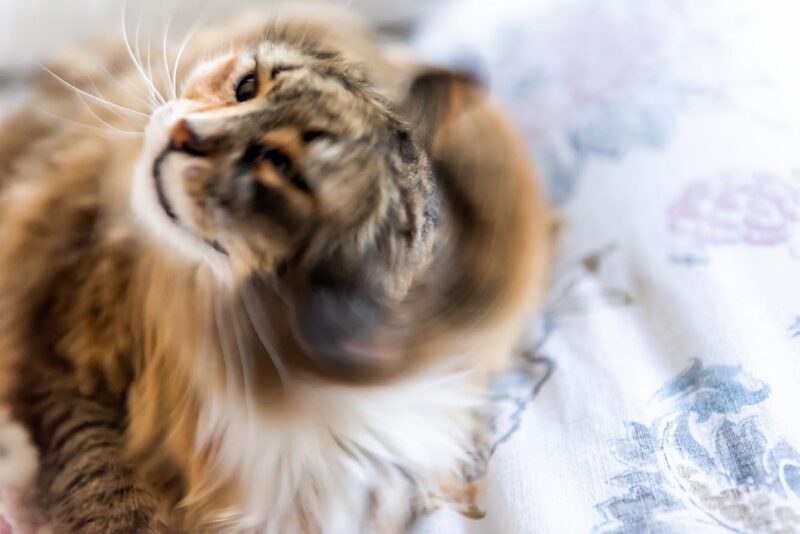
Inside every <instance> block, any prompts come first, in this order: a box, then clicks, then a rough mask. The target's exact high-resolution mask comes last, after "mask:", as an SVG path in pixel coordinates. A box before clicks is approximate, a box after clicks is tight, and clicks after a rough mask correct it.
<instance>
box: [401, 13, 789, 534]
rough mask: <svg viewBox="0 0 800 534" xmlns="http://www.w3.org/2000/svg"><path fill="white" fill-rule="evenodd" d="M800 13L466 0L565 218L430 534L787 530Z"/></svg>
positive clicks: (484, 64) (473, 63)
mask: <svg viewBox="0 0 800 534" xmlns="http://www.w3.org/2000/svg"><path fill="white" fill-rule="evenodd" d="M798 20H800V4H797V3H796V2H789V1H786V2H781V1H770V2H748V1H744V0H647V1H643V0H536V1H530V0H525V1H523V0H519V1H516V0H512V1H508V2H494V3H491V4H490V3H488V2H485V1H470V2H466V3H465V2H459V3H456V4H452V5H450V6H449V7H446V8H443V9H442V11H441V12H440V13H439V14H438V16H435V17H433V18H432V19H431V20H430V21H429V22H428V24H427V25H426V26H425V27H424V28H423V29H422V30H421V31H420V33H419V35H418V37H417V40H416V48H417V50H418V51H419V52H420V53H422V54H424V55H427V56H428V57H429V58H430V59H432V60H436V61H440V62H445V63H448V64H451V65H453V66H456V67H461V68H468V69H472V70H473V71H475V72H477V73H479V75H480V76H481V77H482V78H484V79H485V80H487V83H488V85H489V87H490V88H491V91H492V92H493V93H494V95H495V96H496V97H497V98H498V99H499V101H500V102H501V103H502V104H503V105H504V107H505V108H506V109H507V110H508V111H509V113H510V114H511V115H512V117H513V118H514V119H515V121H516V122H517V124H518V126H519V128H520V129H521V131H522V132H523V134H524V135H525V136H526V138H527V139H528V141H529V146H530V149H531V154H532V156H533V157H534V159H535V162H536V165H537V167H538V169H539V172H540V175H541V178H542V180H543V181H544V182H545V184H546V186H547V189H548V191H549V193H550V196H551V198H552V199H553V201H554V202H556V203H557V204H559V205H560V206H561V209H562V211H563V213H564V215H565V217H566V221H567V223H566V228H565V232H564V234H563V236H562V240H561V250H560V253H559V265H558V268H557V270H556V275H555V281H554V285H553V288H552V290H551V296H550V298H549V300H548V303H547V304H546V306H545V310H544V313H543V317H542V318H540V319H539V320H536V321H533V322H532V325H531V333H530V339H529V341H528V345H527V346H528V347H529V350H528V352H527V353H526V355H525V357H524V358H523V359H522V361H521V362H520V367H519V369H518V370H517V373H516V375H513V376H512V377H511V379H510V380H507V381H506V382H505V383H504V384H502V385H501V386H500V387H499V388H498V393H499V400H498V407H499V409H500V411H501V414H502V415H501V417H500V419H499V421H498V442H499V445H498V446H497V447H496V449H495V453H494V455H493V457H492V459H491V462H490V464H489V470H488V472H487V474H486V477H487V480H486V492H485V494H484V496H483V499H482V502H481V506H482V508H483V510H485V512H486V517H485V518H484V519H481V520H468V519H464V518H461V517H459V516H457V515H456V514H453V513H449V512H443V513H439V514H437V515H434V516H433V517H431V518H430V519H429V520H427V521H426V522H425V524H423V525H422V526H421V528H420V529H419V531H420V532H424V533H448V534H456V533H460V532H470V533H502V534H515V533H534V532H535V533H549V532H553V533H561V532H604V533H605V532H618V533H623V532H636V533H643V532H647V533H650V532H658V533H661V532H800V452H798V451H800V417H798V409H800V350H798V349H799V348H800V104H798V100H799V99H800V60H798V56H797V54H798V52H800V32H798V30H797V27H796V22H797V21H798Z"/></svg>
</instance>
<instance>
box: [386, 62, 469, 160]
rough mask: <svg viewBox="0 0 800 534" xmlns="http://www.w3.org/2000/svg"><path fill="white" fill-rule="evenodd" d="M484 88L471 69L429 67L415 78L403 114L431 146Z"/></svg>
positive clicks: (421, 138) (403, 106) (427, 144)
mask: <svg viewBox="0 0 800 534" xmlns="http://www.w3.org/2000/svg"><path fill="white" fill-rule="evenodd" d="M482 91H483V88H482V85H481V83H480V82H479V81H478V79H477V78H476V77H474V76H472V75H471V74H469V73H467V72H459V71H453V70H448V69H444V68H430V69H425V70H423V71H421V72H418V73H417V74H416V75H415V77H414V78H413V80H412V81H411V83H410V85H409V88H408V91H407V93H406V98H405V100H404V102H403V105H402V106H401V114H402V115H403V118H404V119H405V120H406V121H407V122H408V123H409V124H410V125H411V127H412V129H413V130H414V131H415V132H416V137H417V139H418V140H419V141H420V142H422V144H423V146H425V147H426V148H428V149H429V148H430V147H431V145H432V144H433V143H434V142H435V140H436V135H437V133H438V132H440V131H443V130H444V129H445V128H446V127H447V126H448V125H449V124H450V123H452V122H453V121H455V120H457V119H458V118H459V117H460V116H461V115H462V114H463V113H464V112H466V111H467V110H468V109H469V108H470V107H471V106H472V105H473V104H474V103H475V102H476V101H477V100H478V97H479V95H480V94H481V93H482Z"/></svg>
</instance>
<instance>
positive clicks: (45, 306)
mask: <svg viewBox="0 0 800 534" xmlns="http://www.w3.org/2000/svg"><path fill="white" fill-rule="evenodd" d="M221 45H226V46H227V51H224V52H221V53H219V54H218V55H216V56H215V57H213V58H212V59H208V60H206V59H202V57H203V56H204V55H205V54H207V53H208V52H209V51H216V50H219V48H220V46H221ZM125 54H126V52H125V50H124V48H120V47H119V46H116V45H111V44H108V43H105V42H104V43H102V44H96V45H95V46H93V47H89V48H82V49H80V52H74V51H69V52H67V53H65V55H64V59H60V60H56V61H55V62H54V63H53V65H52V67H51V72H52V74H53V75H54V76H53V77H51V78H45V79H43V80H41V82H40V89H39V91H38V92H37V93H36V95H35V96H34V101H35V102H36V103H37V104H38V105H39V107H45V108H46V109H47V110H48V111H47V113H37V112H36V111H35V110H33V109H30V110H25V111H22V112H21V113H19V114H18V115H17V116H16V117H14V118H13V119H11V120H10V121H8V122H7V123H6V124H5V125H4V126H3V129H2V131H1V132H0V188H2V192H0V317H1V319H0V398H2V400H4V401H5V402H7V403H8V404H9V406H11V408H12V409H13V413H14V416H15V417H16V419H17V420H19V421H20V422H21V423H22V424H23V425H24V426H25V427H26V428H27V429H28V430H29V431H30V433H31V437H32V440H33V443H34V444H35V445H36V447H37V449H38V451H39V455H40V462H41V463H40V468H39V473H38V475H37V480H36V488H37V497H38V499H39V501H40V503H41V505H42V507H43V509H44V510H45V511H46V512H47V514H48V516H49V518H50V521H51V522H52V524H53V530H54V531H55V532H119V533H123V532H124V533H129V532H220V531H224V532H268V533H272V532H280V533H293V532H298V533H306V534H312V533H323V532H324V533H334V534H336V533H352V532H381V533H392V532H398V533H399V532H404V531H406V530H407V529H408V528H410V526H411V525H412V524H413V523H414V521H415V519H416V518H417V517H418V516H419V515H421V514H424V513H427V512H430V511H431V510H433V509H435V508H436V507H438V506H441V505H451V506H455V507H456V508H459V507H460V509H461V510H462V511H463V512H465V513H473V512H475V508H474V503H472V502H471V498H472V497H474V492H475V488H474V487H473V481H470V480H465V477H464V471H465V469H466V466H468V465H469V462H470V456H471V455H472V454H474V453H475V452H474V451H475V450H476V446H477V447H478V448H479V444H480V442H481V440H483V439H485V438H486V437H487V433H488V432H490V430H491V429H490V428H489V423H488V406H487V393H488V382H489V379H490V377H491V375H492V373H493V372H495V371H498V370H501V369H504V368H505V367H506V366H507V365H508V364H509V358H510V356H511V354H512V353H513V348H514V344H515V342H516V340H517V335H518V333H519V331H520V330H521V328H522V327H523V325H524V324H525V321H526V318H527V317H528V314H529V313H530V311H531V309H532V308H533V306H534V305H535V303H536V302H537V300H538V296H539V294H540V292H541V290H542V286H543V283H544V280H545V277H546V272H547V266H548V263H549V260H550V257H551V254H552V249H553V239H552V217H551V211H550V209H549V208H548V207H547V205H546V203H545V201H544V199H543V197H542V195H541V193H540V192H539V189H538V186H537V183H536V180H535V178H534V174H533V172H532V170H531V167H530V164H529V162H528V159H527V156H526V153H525V149H524V147H523V145H522V143H521V140H520V139H519V138H518V135H517V134H516V132H515V130H514V129H513V127H511V126H510V125H509V124H508V123H507V121H506V119H505V118H504V117H503V115H502V114H501V113H500V112H499V111H498V110H497V109H496V108H495V106H494V105H493V103H492V102H491V100H490V99H489V98H488V97H487V96H486V94H485V93H484V91H483V90H482V88H481V87H480V86H479V84H478V83H477V82H476V81H474V80H473V79H471V78H470V77H469V76H465V75H462V74H458V73H454V72H450V71H448V70H445V69H440V68H437V67H433V66H428V65H424V64H422V63H420V62H417V61H415V60H414V59H413V58H412V57H409V56H408V55H404V54H397V53H395V52H391V51H390V49H389V48H388V47H386V46H384V45H383V44H382V43H381V41H380V40H379V39H378V38H377V37H375V36H374V35H373V34H372V33H371V30H369V29H368V28H367V27H366V26H365V25H364V24H363V23H362V22H360V21H358V20H356V19H354V18H351V17H350V16H348V15H345V14H342V13H338V12H337V13H328V12H326V13H325V14H321V13H320V12H318V11H315V12H314V13H313V14H312V13H308V12H297V13H294V14H282V15H280V16H276V15H274V14H271V15H268V16H261V15H251V14H248V15H247V16H245V17H243V18H238V19H232V21H231V22H228V23H224V24H220V25H217V26H212V27H210V28H208V29H206V30H203V31H202V32H201V33H200V34H198V35H197V36H196V37H195V38H193V39H192V42H191V44H190V45H189V46H188V47H187V48H186V53H185V56H184V64H185V65H187V67H186V68H183V69H179V68H177V67H176V69H175V70H174V71H173V72H172V73H170V70H169V69H166V68H165V69H158V68H156V69H147V70H148V71H149V72H147V76H144V77H143V78H147V79H150V80H152V81H147V82H143V81H141V79H138V80H137V75H138V74H145V72H144V71H145V69H144V68H143V66H142V65H133V64H132V63H130V62H129V60H128V58H127V56H126V55H125ZM132 55H133V54H132ZM148 56H149V53H148ZM87 57H89V59H87ZM165 63H166V52H165ZM176 65H177V60H176ZM164 67H166V65H164ZM96 68H101V69H102V70H100V71H95V70H93V69H96ZM108 71H114V75H113V76H112V75H110V74H109V73H108ZM161 71H163V74H161V73H160V72H161ZM177 78H185V81H183V83H182V89H181V91H180V93H179V94H176V95H175V96H174V97H173V98H169V99H167V98H162V97H161V95H160V94H159V92H161V91H164V92H167V93H168V94H169V90H168V88H169V87H170V86H172V85H174V82H175V81H176V79H177ZM63 80H69V81H70V82H71V83H72V85H73V86H74V88H77V91H78V92H79V93H80V94H78V95H76V94H75V92H76V91H75V90H69V89H67V88H65V87H64V86H63V85H64V84H63V83H62V82H63ZM159 88H160V91H159ZM95 91H98V92H101V93H102V94H103V95H106V96H108V98H109V100H111V102H113V103H110V104H103V103H98V102H97V101H96V99H95V98H93V97H91V96H87V95H90V94H95ZM137 95H138V96H139V97H142V96H143V97H144V98H145V99H148V98H149V99H151V100H153V101H154V104H157V106H155V109H154V110H152V111H151V110H150V109H147V107H139V108H137V107H136V102H137ZM80 97H83V98H84V99H87V98H88V100H89V101H88V104H89V106H83V107H82V106H81V105H80V104H79V103H80ZM87 107H89V108H90V109H86V108H87ZM139 119H141V120H146V122H147V124H146V128H145V130H144V133H143V135H135V133H136V132H128V131H127V130H124V128H125V125H126V122H127V121H130V120H133V121H134V122H135V121H136V120H139ZM129 133H131V135H128V134H129ZM476 443H477V444H478V445H476Z"/></svg>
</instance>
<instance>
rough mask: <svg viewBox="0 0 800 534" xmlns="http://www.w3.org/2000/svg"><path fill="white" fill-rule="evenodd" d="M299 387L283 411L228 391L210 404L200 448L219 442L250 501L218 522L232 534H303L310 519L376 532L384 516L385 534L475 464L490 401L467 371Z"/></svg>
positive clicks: (328, 533)
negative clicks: (479, 419) (480, 424)
mask: <svg viewBox="0 0 800 534" xmlns="http://www.w3.org/2000/svg"><path fill="white" fill-rule="evenodd" d="M293 389H294V395H295V401H294V403H293V409H292V410H291V411H289V410H287V411H286V412H285V413H283V412H282V413H259V414H255V413H252V412H251V411H249V410H247V409H246V404H245V403H244V402H243V400H242V399H241V398H239V399H235V398H233V397H231V398H228V397H229V396H226V395H218V396H216V397H212V398H210V400H209V402H208V403H207V404H206V405H205V406H204V407H203V410H202V413H201V421H200V427H199V429H200V433H199V437H198V445H199V446H203V445H204V444H206V443H208V440H211V439H215V441H217V443H219V458H218V464H217V465H216V466H215V469H216V470H217V473H216V474H217V475H218V476H219V477H220V479H222V480H237V481H238V483H239V484H240V486H241V487H240V491H241V494H242V495H243V496H244V499H243V502H241V505H240V507H239V508H238V509H236V510H230V511H229V514H226V517H224V518H220V519H221V520H223V521H225V522H226V523H227V524H228V525H230V528H231V530H233V531H237V532H238V531H243V532H264V533H270V534H271V533H285V532H304V531H306V528H308V525H307V523H306V522H310V523H311V524H312V525H317V526H318V528H319V531H320V532H323V533H325V534H339V533H342V534H344V533H347V534H351V533H357V532H360V531H364V530H367V531H375V530H374V529H375V528H376V527H375V523H374V521H376V520H377V521H379V522H380V524H381V525H382V527H381V532H390V530H388V529H387V528H398V527H401V526H402V524H403V522H404V521H406V519H407V517H408V514H409V507H410V506H412V505H411V504H410V503H411V501H412V500H413V499H416V498H422V499H425V498H426V496H428V495H436V494H437V493H439V484H440V483H441V481H442V480H444V479H446V478H447V476H448V475H453V474H457V473H458V472H459V470H460V468H461V466H462V465H463V462H465V461H468V454H469V450H470V444H471V441H472V437H473V436H472V431H473V427H472V424H471V423H472V421H473V419H472V413H473V412H474V410H475V408H477V407H478V406H479V405H480V404H481V402H482V397H481V396H480V395H479V394H478V393H477V391H476V389H475V388H474V386H473V381H472V379H471V377H470V375H469V374H468V373H464V372H453V371H449V372H448V371H442V370H440V371H432V370H428V371H426V372H425V373H423V374H418V375H416V376H413V377H409V378H406V379H404V380H403V381H402V382H398V383H395V384H392V385H382V386H376V387H360V388H352V387H345V386H334V385H329V384H324V385H323V384H311V383H295V384H294V385H293ZM417 504H418V505H419V504H420V503H417ZM376 516H377V517H376ZM370 518H371V519H370ZM369 521H373V523H372V524H371V526H368V525H369V523H368V522H369ZM365 522H366V523H365ZM396 523H399V525H397V524H396ZM304 525H307V526H306V527H305V528H304ZM389 525H392V526H391V527H389ZM308 530H310V531H311V532H316V531H317V528H314V527H313V526H311V527H310V528H308Z"/></svg>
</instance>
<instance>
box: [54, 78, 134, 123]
mask: <svg viewBox="0 0 800 534" xmlns="http://www.w3.org/2000/svg"><path fill="white" fill-rule="evenodd" d="M41 67H42V68H43V69H44V70H46V71H47V72H48V73H50V75H51V76H53V78H55V79H56V80H58V81H59V82H61V83H62V84H63V85H64V86H65V87H67V88H68V89H70V90H72V91H74V92H76V93H78V94H79V95H82V96H85V97H87V98H90V99H92V100H94V101H95V102H98V103H100V104H103V105H104V106H108V107H112V108H115V109H118V110H120V111H122V112H124V113H131V114H133V115H138V116H140V117H145V118H148V117H149V115H147V114H146V113H142V112H141V111H136V110H134V109H130V108H128V107H125V106H121V105H119V104H116V103H114V102H109V101H108V100H104V99H103V98H100V97H99V96H97V95H93V94H92V93H89V92H88V91H84V90H83V89H81V88H80V87H77V86H75V85H72V84H71V83H69V82H68V81H66V80H65V79H64V78H62V77H61V76H59V75H58V74H56V73H55V72H53V71H52V70H50V69H49V68H47V67H45V66H44V65H41Z"/></svg>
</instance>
